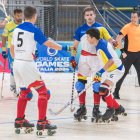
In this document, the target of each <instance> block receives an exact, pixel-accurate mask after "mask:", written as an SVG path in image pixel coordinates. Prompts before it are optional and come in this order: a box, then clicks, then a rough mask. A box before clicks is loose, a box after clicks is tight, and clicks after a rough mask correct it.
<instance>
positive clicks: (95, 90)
mask: <svg viewBox="0 0 140 140" xmlns="http://www.w3.org/2000/svg"><path fill="white" fill-rule="evenodd" d="M100 85H101V82H94V83H93V85H92V88H93V91H94V92H96V93H98V92H99V88H100Z"/></svg>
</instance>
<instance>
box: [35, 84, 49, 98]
mask: <svg viewBox="0 0 140 140" xmlns="http://www.w3.org/2000/svg"><path fill="white" fill-rule="evenodd" d="M36 91H37V92H38V94H39V98H41V99H44V100H49V99H50V90H48V89H47V88H46V86H45V84H42V85H41V86H40V87H39V88H37V89H36Z"/></svg>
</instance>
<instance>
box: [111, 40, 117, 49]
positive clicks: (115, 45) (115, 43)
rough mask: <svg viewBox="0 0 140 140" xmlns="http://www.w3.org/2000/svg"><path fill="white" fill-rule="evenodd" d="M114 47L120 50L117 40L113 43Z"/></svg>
mask: <svg viewBox="0 0 140 140" xmlns="http://www.w3.org/2000/svg"><path fill="white" fill-rule="evenodd" d="M112 45H113V46H114V48H115V49H117V48H118V42H117V41H116V40H114V41H113V42H112Z"/></svg>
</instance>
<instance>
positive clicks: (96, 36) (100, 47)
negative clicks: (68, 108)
mask: <svg viewBox="0 0 140 140" xmlns="http://www.w3.org/2000/svg"><path fill="white" fill-rule="evenodd" d="M86 34H87V39H88V41H89V43H90V44H91V45H93V46H95V48H96V52H97V56H98V58H99V61H100V65H101V66H102V68H101V69H100V70H99V71H98V72H97V73H96V74H95V76H94V81H95V83H94V84H93V87H94V89H95V90H96V92H99V95H100V96H102V98H103V100H104V101H105V102H106V104H107V110H106V112H105V113H104V114H103V115H102V117H101V119H100V121H103V122H106V121H107V122H109V120H111V118H114V117H113V116H114V114H115V113H116V115H118V114H121V113H124V112H125V110H124V108H123V107H122V106H121V105H119V104H118V102H117V101H116V100H115V98H114V97H113V96H112V90H113V89H114V87H115V84H116V82H117V81H118V80H119V79H120V78H121V77H122V75H123V73H124V66H123V65H122V62H121V60H120V59H119V58H118V55H117V54H116V52H115V51H114V49H113V47H112V45H111V44H110V43H109V42H107V41H105V40H104V39H100V32H99V30H98V29H96V28H92V29H89V30H88V31H87V32H86ZM101 77H103V79H105V80H103V81H102V83H101ZM93 117H94V116H93Z"/></svg>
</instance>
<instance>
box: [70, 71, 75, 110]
mask: <svg viewBox="0 0 140 140" xmlns="http://www.w3.org/2000/svg"><path fill="white" fill-rule="evenodd" d="M74 84H75V68H74V70H73V80H72V92H71V107H70V111H71V112H73V111H74V110H75V107H73V95H74Z"/></svg>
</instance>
